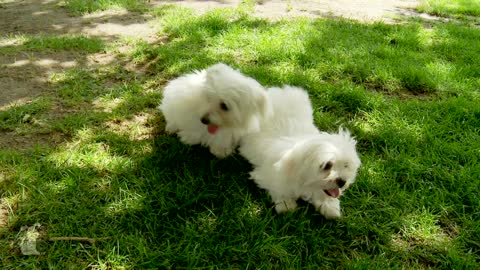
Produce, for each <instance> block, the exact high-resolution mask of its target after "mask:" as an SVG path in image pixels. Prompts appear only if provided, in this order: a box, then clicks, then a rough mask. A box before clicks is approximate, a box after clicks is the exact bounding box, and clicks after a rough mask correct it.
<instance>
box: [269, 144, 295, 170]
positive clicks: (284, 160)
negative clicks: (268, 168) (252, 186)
mask: <svg viewBox="0 0 480 270" xmlns="http://www.w3.org/2000/svg"><path fill="white" fill-rule="evenodd" d="M294 149H295V148H291V149H290V150H288V151H287V152H286V153H285V154H283V156H282V157H281V158H280V160H279V161H277V162H275V164H273V166H274V167H275V168H276V169H277V170H279V171H282V172H284V173H286V174H287V175H293V174H294V172H295V170H296V168H297V162H296V161H295V158H294V151H293V150H294Z"/></svg>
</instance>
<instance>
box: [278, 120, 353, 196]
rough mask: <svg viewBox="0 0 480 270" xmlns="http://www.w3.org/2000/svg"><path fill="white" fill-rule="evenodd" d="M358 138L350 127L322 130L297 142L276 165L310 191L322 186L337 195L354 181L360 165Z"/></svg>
mask: <svg viewBox="0 0 480 270" xmlns="http://www.w3.org/2000/svg"><path fill="white" fill-rule="evenodd" d="M355 145H356V141H355V140H354V139H353V138H352V137H351V136H350V133H349V132H348V131H344V130H340V131H339V132H338V133H334V134H328V133H322V134H320V135H318V136H314V137H311V138H308V139H306V140H303V141H301V142H299V143H297V144H296V145H295V146H294V147H293V148H292V149H290V150H289V151H288V152H286V153H285V154H284V155H283V157H282V159H281V160H280V161H278V162H277V163H276V164H275V166H277V168H279V169H281V170H283V171H284V172H285V173H286V174H287V175H288V177H292V179H297V181H299V183H301V187H302V189H305V190H307V191H311V190H318V189H322V190H323V191H324V192H325V193H326V194H327V195H328V196H331V197H334V198H337V197H339V196H340V195H342V192H343V191H344V190H345V189H347V188H348V187H349V186H350V185H351V184H352V183H353V182H354V181H355V177H356V175H357V170H358V168H359V167H360V163H361V162H360V158H359V157H358V154H357V151H356V149H355Z"/></svg>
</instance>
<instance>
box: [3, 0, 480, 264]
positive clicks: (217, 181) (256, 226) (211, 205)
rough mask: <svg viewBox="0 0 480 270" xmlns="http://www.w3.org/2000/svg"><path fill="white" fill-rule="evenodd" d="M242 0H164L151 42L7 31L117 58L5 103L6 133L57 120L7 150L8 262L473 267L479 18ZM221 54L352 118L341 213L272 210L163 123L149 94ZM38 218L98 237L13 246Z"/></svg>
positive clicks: (46, 44)
mask: <svg viewBox="0 0 480 270" xmlns="http://www.w3.org/2000/svg"><path fill="white" fill-rule="evenodd" d="M99 3H100V2H99ZM112 3H113V2H112ZM116 3H117V4H118V3H120V2H118V1H117V2H116ZM122 3H123V2H122ZM125 3H126V2H125ZM132 3H133V2H132ZM136 3H139V2H136ZM73 4H74V1H69V2H68V5H72V8H74V7H73ZM75 4H78V5H80V6H79V7H82V8H84V10H83V9H80V8H78V7H77V8H75V10H76V12H82V13H83V12H90V11H88V8H89V5H83V4H82V3H80V2H77V3H75ZM87 4H88V3H87ZM90 4H92V5H93V4H95V3H93V2H92V3H90ZM249 4H250V5H251V3H249ZM120 5H124V4H120ZM125 5H127V4H125ZM243 8H244V9H242V8H240V9H235V10H217V11H213V12H209V13H206V14H204V15H200V16H197V15H195V12H194V11H192V10H188V9H183V8H178V7H174V6H160V7H159V8H157V9H154V10H152V11H151V14H152V15H153V16H156V17H157V18H158V23H160V24H162V27H163V28H162V29H163V30H162V31H161V32H160V33H159V36H161V37H162V38H161V40H162V41H161V42H158V43H154V44H149V43H146V42H141V41H137V40H123V41H117V42H116V43H115V44H114V45H112V44H110V43H105V44H104V43H98V44H97V43H95V41H94V40H92V39H89V38H86V37H69V38H66V39H65V38H64V37H42V38H37V39H35V38H33V39H32V38H30V37H21V36H15V37H8V38H5V39H3V41H2V42H3V43H2V44H6V47H2V48H0V50H2V49H5V48H9V49H8V50H13V51H12V52H14V53H18V52H21V51H25V50H26V51H34V52H35V51H40V52H41V51H43V50H46V51H47V50H48V51H68V50H72V49H73V50H76V51H77V52H81V53H83V52H85V53H92V52H99V51H105V52H106V53H108V54H111V55H113V56H115V57H116V58H117V59H115V60H116V61H110V62H108V63H100V64H98V65H95V66H77V67H74V68H68V69H65V70H61V71H59V72H57V73H55V74H53V75H52V76H51V77H50V79H49V81H48V83H49V89H48V91H47V92H46V93H44V94H42V95H40V96H39V97H38V98H35V99H32V100H30V101H26V102H24V103H19V104H12V105H9V106H5V107H4V108H2V109H1V111H0V131H1V132H5V134H7V133H8V134H14V135H18V136H23V135H24V134H30V135H31V134H37V133H35V132H38V131H39V130H40V129H41V128H40V125H39V124H38V123H37V122H36V121H34V120H37V119H39V120H42V121H43V122H47V124H48V128H44V129H43V132H45V134H47V135H48V134H53V133H59V134H62V136H64V140H63V141H61V142H59V143H58V144H56V145H49V146H48V145H47V146H32V147H29V148H27V149H22V150H19V149H15V148H11V147H10V148H9V147H7V149H0V195H1V196H2V203H5V202H6V203H7V205H8V206H9V207H10V208H11V209H12V214H11V215H10V219H9V224H8V228H7V229H4V230H0V233H1V236H2V237H4V238H5V239H6V240H7V241H0V259H1V261H2V263H3V264H4V265H6V269H13V268H18V266H22V267H23V268H25V269H27V268H28V269H45V268H57V269H69V268H94V269H97V268H98V269H122V268H127V269H128V268H134V269H144V268H145V269H146V268H148V269H158V268H161V269H163V268H189V269H193V268H220V269H231V268H235V269H236V268H255V269H270V268H279V269H301V268H317V267H319V266H321V268H325V269H343V268H349V269H392V268H394V269H396V268H398V269H405V268H406V269H423V268H445V269H474V268H475V267H476V266H477V264H478V261H479V258H480V257H479V256H480V254H479V253H478V252H477V251H476V250H477V249H478V242H480V239H479V228H480V227H479V222H480V221H479V216H478V213H479V204H478V202H479V201H480V195H479V193H478V190H479V188H480V187H479V182H478V176H479V175H480V166H479V165H478V164H480V160H479V157H480V152H479V151H480V150H479V149H480V132H479V127H480V120H479V119H480V99H479V98H480V97H479V94H478V89H479V87H480V81H479V80H478V74H479V72H480V69H479V66H478V62H480V56H479V52H480V40H479V39H478V35H479V30H478V29H477V28H472V27H470V26H469V25H467V24H464V23H458V22H453V21H450V22H422V21H405V22H404V24H399V25H387V24H383V23H374V24H362V23H358V22H355V21H350V20H327V19H293V20H283V21H276V22H270V21H267V20H263V19H258V18H253V17H251V16H249V15H248V8H251V6H248V5H247V6H246V7H243ZM95 9H97V7H95ZM92 11H93V9H92ZM28 40H30V41H28ZM28 42H30V43H28ZM15 44H16V45H15ZM26 44H28V46H27V45H26ZM95 44H96V45H95ZM122 45H125V46H128V50H122V51H121V52H120V51H119V50H118V48H120V47H121V46H122ZM8 46H11V47H8ZM12 46H13V47H12ZM15 46H17V47H15ZM91 48H94V49H92V50H91ZM2 52H3V51H2ZM219 61H222V62H225V63H227V64H230V65H232V66H234V67H236V68H238V69H240V70H241V71H242V72H244V73H245V74H248V75H250V76H252V77H254V78H255V79H257V80H259V81H260V82H261V83H262V84H264V85H266V86H270V85H281V84H292V85H297V86H300V87H303V88H305V89H306V90H307V91H308V92H309V94H310V97H311V100H312V103H313V106H314V111H315V112H314V118H315V123H316V125H317V126H318V127H319V128H320V129H321V130H325V131H334V130H337V129H338V128H339V127H340V126H344V127H346V128H349V129H350V130H351V131H352V134H353V135H354V136H355V137H356V139H357V141H358V150H359V153H360V156H361V159H362V167H361V169H360V171H359V175H358V179H357V183H356V184H354V185H353V186H352V187H351V188H350V189H349V190H348V191H347V192H346V193H345V196H344V197H343V198H342V207H343V211H344V214H345V216H344V217H343V218H342V219H340V220H338V221H328V220H325V219H324V218H323V217H321V215H320V214H319V213H316V212H315V210H314V209H313V208H312V207H309V206H307V204H302V203H301V202H300V203H299V204H300V209H298V211H296V212H293V213H288V214H285V215H277V214H275V212H274V210H273V206H272V204H271V200H270V199H269V198H268V195H267V194H266V193H265V192H264V191H263V190H261V189H259V188H258V187H257V186H256V185H255V184H254V183H253V182H252V181H251V180H249V179H248V172H249V170H250V169H251V167H250V165H249V164H248V162H247V161H245V160H243V159H242V158H241V157H239V156H238V155H234V156H232V157H229V158H226V159H222V160H219V159H216V158H214V157H213V156H212V155H211V154H210V153H209V152H208V150H207V149H205V148H203V147H200V146H194V147H190V146H186V145H183V144H182V143H181V142H180V141H179V140H178V138H176V136H171V135H167V134H165V132H164V130H163V125H164V123H163V119H162V116H161V115H160V113H159V112H158V110H157V109H156V106H157V105H158V103H159V101H160V100H161V89H162V87H163V85H164V84H165V82H166V81H168V80H169V79H172V78H174V77H176V76H179V75H181V74H184V73H187V72H191V71H193V70H195V69H202V68H204V67H206V66H208V65H210V64H213V63H216V62H219ZM26 131H28V132H26ZM22 134H23V135H22ZM22 138H23V137H22ZM36 222H39V223H41V224H42V225H43V226H44V228H45V230H46V235H47V236H81V237H91V238H99V239H100V238H102V239H103V238H105V237H106V240H102V241H99V242H98V243H96V244H95V245H90V244H87V243H77V242H74V241H64V242H59V241H57V242H53V243H49V245H48V246H47V252H46V253H45V255H43V256H41V257H32V256H30V257H27V256H21V255H20V254H19V252H18V251H17V252H15V250H16V246H15V241H16V234H17V232H18V230H19V228H21V227H22V226H31V225H32V224H34V223H36ZM12 250H13V251H12Z"/></svg>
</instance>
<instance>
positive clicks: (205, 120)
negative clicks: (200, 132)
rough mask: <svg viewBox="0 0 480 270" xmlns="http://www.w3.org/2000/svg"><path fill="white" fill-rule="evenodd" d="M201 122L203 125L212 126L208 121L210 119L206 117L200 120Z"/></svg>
mask: <svg viewBox="0 0 480 270" xmlns="http://www.w3.org/2000/svg"><path fill="white" fill-rule="evenodd" d="M200 121H201V122H202V124H204V125H208V124H210V121H209V120H208V118H207V117H206V116H204V117H202V119H200Z"/></svg>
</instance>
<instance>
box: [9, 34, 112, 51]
mask: <svg viewBox="0 0 480 270" xmlns="http://www.w3.org/2000/svg"><path fill="white" fill-rule="evenodd" d="M2 43H6V44H11V45H6V46H0V52H1V53H3V54H13V53H18V52H22V51H25V50H29V51H60V50H76V51H81V52H84V53H94V52H100V51H102V50H105V44H104V42H103V41H102V40H101V39H99V38H94V37H93V38H91V37H86V36H82V35H63V36H49V35H36V36H27V35H13V36H9V37H5V38H3V39H2Z"/></svg>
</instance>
